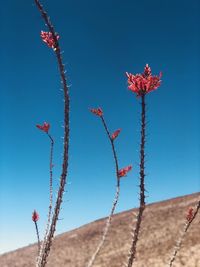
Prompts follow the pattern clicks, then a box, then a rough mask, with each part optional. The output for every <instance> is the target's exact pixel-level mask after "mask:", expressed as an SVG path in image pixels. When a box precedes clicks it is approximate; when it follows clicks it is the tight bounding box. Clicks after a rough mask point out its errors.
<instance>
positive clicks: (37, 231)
mask: <svg viewBox="0 0 200 267" xmlns="http://www.w3.org/2000/svg"><path fill="white" fill-rule="evenodd" d="M34 223H35V231H36V235H37V240H38V253H39V251H40V235H39V230H38V225H37V222H36V221H34Z"/></svg>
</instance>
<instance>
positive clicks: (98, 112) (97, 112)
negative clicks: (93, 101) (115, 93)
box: [90, 108, 103, 117]
mask: <svg viewBox="0 0 200 267" xmlns="http://www.w3.org/2000/svg"><path fill="white" fill-rule="evenodd" d="M90 111H91V112H92V113H94V114H95V115H97V116H99V117H101V116H103V110H102V109H101V108H92V109H90Z"/></svg>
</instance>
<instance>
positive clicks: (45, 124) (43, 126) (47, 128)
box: [36, 122, 50, 133]
mask: <svg viewBox="0 0 200 267" xmlns="http://www.w3.org/2000/svg"><path fill="white" fill-rule="evenodd" d="M36 127H37V128H38V129H40V130H41V131H43V132H45V133H48V131H49V128H50V124H49V123H47V122H44V123H43V125H39V124H37V125H36Z"/></svg>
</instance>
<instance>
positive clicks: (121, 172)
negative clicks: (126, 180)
mask: <svg viewBox="0 0 200 267" xmlns="http://www.w3.org/2000/svg"><path fill="white" fill-rule="evenodd" d="M131 169H132V166H131V165H130V166H127V167H125V168H123V169H121V170H119V171H118V176H119V177H124V176H125V175H126V174H127V173H128V172H129V171H130V170H131Z"/></svg>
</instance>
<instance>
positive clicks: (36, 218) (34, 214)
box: [32, 210, 39, 222]
mask: <svg viewBox="0 0 200 267" xmlns="http://www.w3.org/2000/svg"><path fill="white" fill-rule="evenodd" d="M38 220H39V214H38V213H37V211H36V210H34V212H33V214H32V221H33V222H37V221H38Z"/></svg>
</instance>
